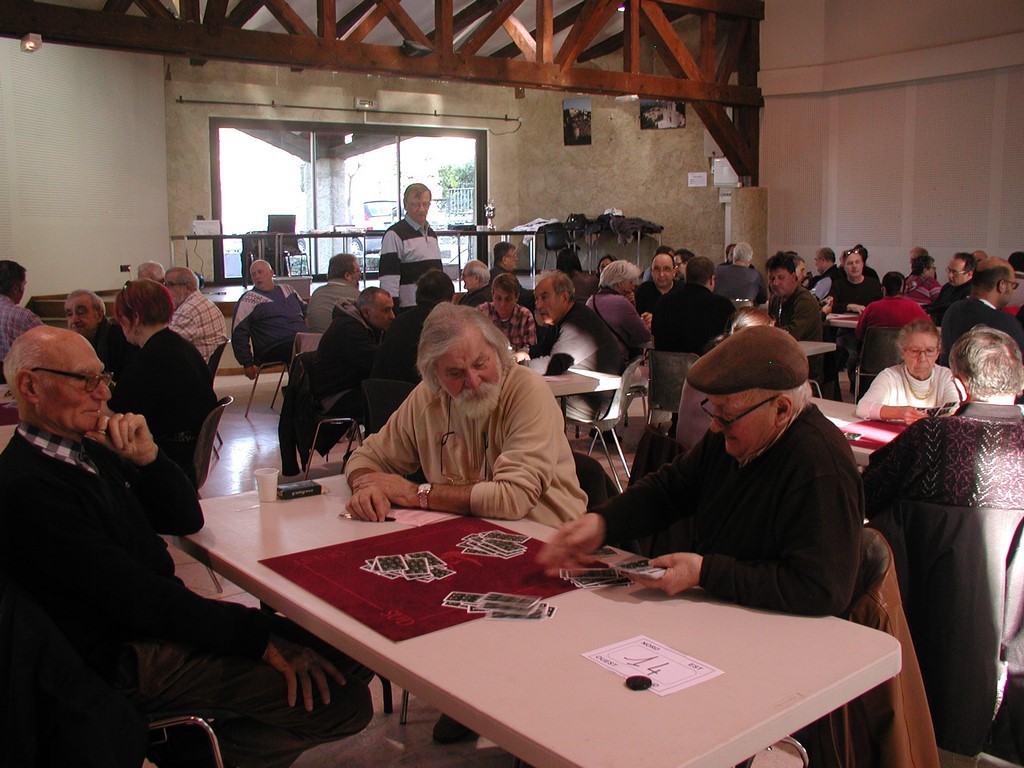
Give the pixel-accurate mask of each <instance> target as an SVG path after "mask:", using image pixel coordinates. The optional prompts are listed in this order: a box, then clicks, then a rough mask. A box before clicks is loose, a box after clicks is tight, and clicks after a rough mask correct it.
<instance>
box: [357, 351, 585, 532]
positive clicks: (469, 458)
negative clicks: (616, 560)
mask: <svg viewBox="0 0 1024 768" xmlns="http://www.w3.org/2000/svg"><path fill="white" fill-rule="evenodd" d="M444 435H447V438H446V439H445V440H444V445H443V446H442V436H444ZM420 467H422V469H423V474H424V475H425V476H426V478H427V480H429V481H430V482H431V483H434V484H440V485H443V484H446V483H447V484H462V483H465V482H475V485H474V486H473V490H472V493H471V496H470V504H471V507H472V510H473V515H475V516H477V517H491V518H496V519H500V520H519V519H521V518H524V517H525V518H529V519H530V520H536V521H537V522H539V523H544V524H545V525H550V526H556V527H557V526H559V525H561V523H563V522H565V521H567V520H573V519H575V518H577V517H579V516H580V515H582V514H583V513H584V512H586V506H587V497H586V494H584V493H583V491H582V490H581V489H580V484H579V481H578V480H577V479H576V464H575V462H574V461H573V458H572V453H571V451H570V449H569V441H568V440H566V437H565V428H564V425H563V420H562V414H561V411H560V410H559V408H558V403H557V402H556V401H555V398H554V396H553V395H552V394H551V389H550V388H549V387H548V385H547V384H546V383H545V381H544V380H543V379H542V378H541V377H540V376H539V375H538V374H536V373H535V372H533V371H531V370H530V369H529V368H525V367H523V366H518V365H516V366H513V367H512V369H511V370H510V371H509V372H508V373H507V374H506V375H505V376H504V378H503V380H502V383H501V397H500V398H499V401H498V407H497V408H496V409H495V411H494V412H493V413H491V414H490V416H488V417H486V418H484V419H470V418H468V417H467V416H465V415H464V414H463V413H461V412H460V411H459V410H458V409H457V408H456V409H454V410H452V409H451V398H450V397H449V395H448V393H447V392H445V391H444V390H441V391H440V392H437V391H434V390H433V389H431V388H430V387H428V385H427V384H425V383H420V384H419V385H418V386H417V387H416V389H414V390H413V391H412V394H410V395H409V397H408V398H407V399H406V400H405V402H404V403H402V405H401V407H400V408H399V409H398V411H396V412H395V414H394V415H393V416H392V417H391V419H390V420H389V421H388V423H387V424H385V425H384V427H383V429H381V431H380V432H378V433H376V434H374V435H371V436H370V437H368V438H367V439H366V441H365V442H364V444H363V446H362V447H361V448H359V449H358V450H356V451H355V453H353V454H352V456H351V458H349V460H348V464H347V466H346V469H347V471H349V472H353V471H355V470H357V469H363V468H369V469H374V470H377V471H381V472H391V473H394V474H400V475H407V474H409V473H411V472H414V471H415V470H416V469H417V468H420Z"/></svg>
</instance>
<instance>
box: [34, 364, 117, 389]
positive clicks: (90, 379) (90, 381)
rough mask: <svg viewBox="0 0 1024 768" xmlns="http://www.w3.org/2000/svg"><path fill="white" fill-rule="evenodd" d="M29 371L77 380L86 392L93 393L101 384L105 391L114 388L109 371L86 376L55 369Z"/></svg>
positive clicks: (112, 375)
mask: <svg viewBox="0 0 1024 768" xmlns="http://www.w3.org/2000/svg"><path fill="white" fill-rule="evenodd" d="M29 370H30V371H32V372H33V373H35V372H36V371H41V372H43V373H53V374H56V375H57V376H66V377H67V378H69V379H78V380H79V381H82V382H85V391H86V392H93V391H95V390H96V387H98V386H99V385H100V383H101V382H102V383H103V385H104V386H106V388H107V389H113V388H114V374H112V373H111V372H110V371H103V373H92V374H87V373H73V372H71V371H58V370H56V369H55V368H42V367H36V368H29Z"/></svg>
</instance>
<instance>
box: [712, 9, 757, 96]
mask: <svg viewBox="0 0 1024 768" xmlns="http://www.w3.org/2000/svg"><path fill="white" fill-rule="evenodd" d="M749 29H750V21H749V20H748V19H739V20H737V21H736V22H734V23H733V25H732V29H731V30H730V31H729V36H728V37H727V38H726V41H725V50H724V51H722V59H721V61H719V62H718V71H717V72H716V73H715V80H717V81H718V82H719V83H728V82H729V78H730V77H732V73H733V72H735V71H736V66H737V62H739V59H740V51H741V50H742V49H743V45H744V43H745V42H746V39H747V30H749Z"/></svg>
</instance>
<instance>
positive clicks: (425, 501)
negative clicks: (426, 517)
mask: <svg viewBox="0 0 1024 768" xmlns="http://www.w3.org/2000/svg"><path fill="white" fill-rule="evenodd" d="M433 487H434V486H432V485H431V484H430V483H421V484H420V487H419V488H417V489H416V495H417V496H419V499H420V509H430V490H431V489H432V488H433Z"/></svg>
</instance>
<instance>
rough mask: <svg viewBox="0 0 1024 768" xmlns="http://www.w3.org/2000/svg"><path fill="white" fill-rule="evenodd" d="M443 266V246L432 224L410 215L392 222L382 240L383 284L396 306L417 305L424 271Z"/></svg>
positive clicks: (381, 276)
mask: <svg viewBox="0 0 1024 768" xmlns="http://www.w3.org/2000/svg"><path fill="white" fill-rule="evenodd" d="M431 269H443V265H442V264H441V247H440V246H439V245H438V243H437V235H435V234H434V230H432V229H431V228H430V225H429V224H428V225H426V227H425V228H424V229H420V228H419V227H417V226H416V225H415V224H414V223H413V222H412V221H411V220H410V219H409V217H408V216H406V217H405V218H404V219H402V220H401V221H400V222H398V223H397V224H392V225H391V227H390V228H389V229H388V231H387V232H385V233H384V237H383V239H382V240H381V244H380V273H379V275H380V287H381V288H383V289H384V290H385V291H387V292H388V293H390V294H391V296H392V297H393V298H394V299H395V306H396V307H415V306H416V281H417V280H419V279H420V276H421V275H423V273H424V272H427V271H429V270H431Z"/></svg>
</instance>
